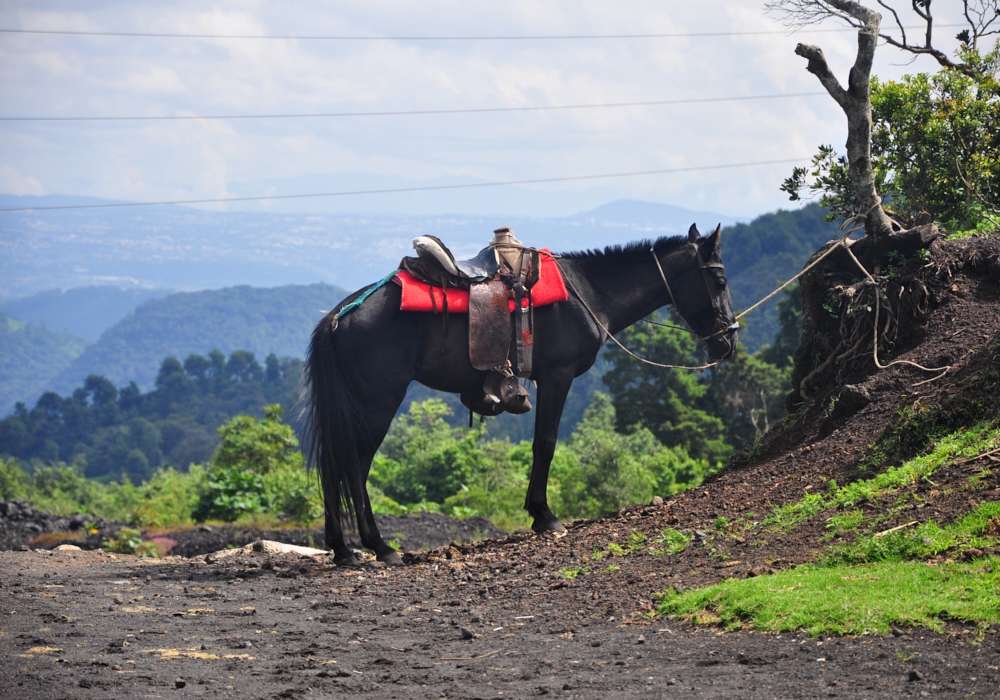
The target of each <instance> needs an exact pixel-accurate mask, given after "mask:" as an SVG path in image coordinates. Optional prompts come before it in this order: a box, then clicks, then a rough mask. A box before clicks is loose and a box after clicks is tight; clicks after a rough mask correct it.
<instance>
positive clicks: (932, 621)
mask: <svg viewBox="0 0 1000 700" xmlns="http://www.w3.org/2000/svg"><path fill="white" fill-rule="evenodd" d="M853 519H854V518H851V520H853ZM998 523H1000V503H996V502H994V503H983V504H981V505H979V506H978V507H977V508H975V509H974V510H973V511H972V512H971V513H969V514H968V515H966V516H965V517H963V518H962V519H960V520H958V521H956V522H954V523H952V524H951V525H949V526H947V527H941V526H940V525H938V524H937V523H935V522H933V521H930V522H926V523H923V524H922V525H918V526H915V527H913V528H911V529H906V530H900V531H898V532H892V533H889V534H887V535H885V536H883V537H876V536H874V535H873V536H871V537H862V538H858V539H857V540H855V542H853V543H851V544H849V545H839V546H835V547H831V548H829V549H828V550H827V552H826V554H825V555H824V556H823V557H821V558H820V562H819V563H818V564H807V565H804V566H800V567H798V568H795V569H791V570H789V571H783V572H781V573H777V574H772V575H769V576H760V577H757V578H752V579H745V580H739V579H730V580H728V581H724V582H722V583H720V584H717V585H715V586H709V587H707V588H702V589H697V590H693V591H688V592H686V593H683V594H678V593H676V592H675V591H673V589H671V590H669V591H667V592H666V593H665V594H664V595H663V596H662V597H661V599H660V605H659V609H658V612H659V613H661V614H664V615H672V616H682V617H688V618H689V619H691V620H692V621H694V622H696V623H705V624H721V625H723V626H724V627H727V628H729V629H734V628H738V627H748V628H751V629H755V630H766V631H774V632H784V631H793V630H799V629H804V630H806V631H807V632H809V633H810V634H812V635H817V634H883V633H885V632H888V631H889V627H890V626H891V625H906V626H918V625H919V626H924V627H929V628H931V629H935V630H940V629H941V628H942V620H943V619H946V618H948V617H952V618H956V619H960V620H966V621H968V622H976V623H987V622H998V621H1000V557H996V556H991V557H986V558H978V559H974V560H973V561H972V562H969V563H959V564H956V563H954V562H953V561H952V560H946V561H944V562H923V561H919V560H920V559H926V558H929V557H934V556H936V555H940V554H943V553H946V552H947V553H954V554H955V555H958V554H959V553H961V552H969V550H970V549H972V548H977V549H980V550H981V549H982V548H984V547H995V546H997V544H1000V541H998V539H997V538H996V537H993V536H992V535H991V533H992V532H994V531H995V528H996V524H998ZM980 554H981V552H980ZM914 559H917V560H918V561H913V560H914Z"/></svg>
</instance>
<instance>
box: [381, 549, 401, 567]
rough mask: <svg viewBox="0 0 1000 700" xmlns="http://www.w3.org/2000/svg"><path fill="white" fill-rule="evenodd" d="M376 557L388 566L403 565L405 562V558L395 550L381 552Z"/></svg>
mask: <svg viewBox="0 0 1000 700" xmlns="http://www.w3.org/2000/svg"><path fill="white" fill-rule="evenodd" d="M375 558H376V559H377V560H378V561H380V562H382V563H384V564H385V565H386V566H401V565H402V564H403V558H402V557H401V556H399V552H395V551H393V552H386V553H385V554H379V555H378V556H377V557H375Z"/></svg>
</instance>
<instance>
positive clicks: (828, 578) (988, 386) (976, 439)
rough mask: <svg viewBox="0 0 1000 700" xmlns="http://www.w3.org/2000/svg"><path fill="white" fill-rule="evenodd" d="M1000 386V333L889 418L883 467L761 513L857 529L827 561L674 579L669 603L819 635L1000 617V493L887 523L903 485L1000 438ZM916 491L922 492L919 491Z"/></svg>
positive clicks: (778, 525)
mask: <svg viewBox="0 0 1000 700" xmlns="http://www.w3.org/2000/svg"><path fill="white" fill-rule="evenodd" d="M998 395H1000V343H997V342H993V343H992V344H991V345H990V346H988V347H987V348H986V349H985V352H984V353H982V359H981V360H980V364H979V366H978V368H977V369H976V370H975V371H973V372H970V373H969V376H968V377H967V379H966V380H965V382H964V383H963V385H962V386H961V387H960V388H959V390H957V391H954V392H952V393H950V394H946V395H943V396H941V397H939V398H937V399H936V400H935V401H933V402H930V403H929V405H927V406H926V407H924V409H923V410H921V411H919V412H913V411H904V412H902V413H901V415H900V416H898V417H897V419H896V420H895V421H894V422H893V423H892V425H890V426H889V427H888V429H887V430H886V431H885V432H884V433H883V437H882V439H881V440H880V441H879V443H878V444H877V445H875V446H874V449H873V450H872V451H871V453H870V456H869V459H868V464H867V465H866V466H867V468H869V469H870V470H871V471H872V473H873V475H872V477H871V478H869V479H860V480H857V481H854V482H852V483H850V484H847V485H844V486H837V485H836V484H834V483H832V482H831V484H829V490H828V493H826V494H809V495H806V496H805V497H803V498H802V499H800V500H798V501H795V502H793V503H790V504H787V505H785V506H781V507H778V508H775V509H773V510H772V511H771V513H769V514H768V515H767V516H766V517H764V518H763V519H762V521H761V522H760V524H759V527H760V528H762V529H765V530H768V531H771V532H776V531H788V530H790V529H794V528H795V527H796V526H797V525H799V524H800V523H802V522H804V521H806V520H808V519H812V518H823V519H824V520H825V521H826V530H827V531H828V536H827V538H826V539H832V538H833V537H834V536H839V537H843V536H845V535H846V538H845V539H846V544H838V545H832V546H828V547H826V548H825V549H824V550H823V551H822V552H821V553H820V556H819V559H818V563H817V564H808V565H804V566H800V567H798V568H795V569H791V570H788V571H782V572H779V573H776V574H770V575H766V576H760V577H757V578H750V579H745V580H738V579H730V580H728V581H724V582H722V583H719V584H717V585H714V586H708V587H706V588H702V589H695V590H691V591H686V592H684V593H677V592H676V591H673V590H668V591H667V592H665V593H664V594H663V596H662V598H661V601H660V605H659V608H658V612H659V613H660V614H664V615H671V616H680V617H686V618H688V619H691V620H692V621H694V622H700V623H709V624H722V625H724V626H727V627H730V628H735V627H747V628H750V629H757V630H770V631H786V630H787V631H791V630H798V629H804V630H806V631H808V632H809V633H811V634H814V635H816V634H824V633H833V634H866V633H885V632H887V631H888V630H889V627H890V626H891V625H920V626H925V627H929V628H931V629H940V627H941V621H942V620H943V619H951V618H955V619H960V620H965V621H968V622H974V623H979V624H981V625H982V624H987V623H998V622H1000V557H998V556H996V552H997V551H1000V503H997V502H987V503H981V504H979V505H978V506H976V507H975V508H971V503H970V511H969V512H968V513H967V515H966V516H965V517H963V518H961V519H959V520H957V521H956V522H954V523H952V524H950V525H947V526H944V527H942V526H941V525H939V524H938V523H935V522H933V521H925V522H923V523H916V524H915V526H913V527H904V528H903V529H900V530H896V531H893V532H886V531H882V532H878V530H879V524H880V523H881V522H884V521H886V520H888V519H889V518H890V517H891V516H892V515H893V514H894V513H893V511H894V510H895V509H897V508H900V507H902V506H903V505H905V502H906V500H907V495H906V494H904V495H903V496H902V497H900V498H896V497H895V494H896V493H897V492H899V491H902V490H903V489H905V488H906V487H908V486H912V485H914V484H916V483H917V482H919V481H926V482H929V483H931V484H933V483H934V482H933V481H932V477H933V475H934V473H935V471H937V470H938V469H940V468H942V467H944V466H945V465H949V466H952V467H956V466H960V465H965V464H969V462H971V461H973V460H972V458H973V457H979V456H985V455H987V454H991V453H995V452H996V451H997V450H998V449H1000V402H997V401H996V396H998ZM948 431H950V432H948ZM906 456H909V459H905V457H906ZM904 460H905V461H904ZM893 462H896V463H900V462H901V463H900V466H898V467H894V466H891V465H892V464H893ZM980 464H982V465H984V466H982V467H981V468H980V469H979V470H978V472H977V471H976V470H975V469H973V470H972V471H970V473H969V476H968V479H967V486H966V487H965V488H969V489H975V488H977V486H978V483H979V482H980V481H981V480H982V479H983V478H984V477H985V476H987V475H989V474H990V467H989V466H988V465H989V464H990V463H989V462H986V461H985V460H984V461H982V462H980ZM977 466H978V465H977ZM880 469H884V471H881V472H880V473H879V472H878V470H880ZM909 498H911V499H914V500H920V498H919V496H917V495H916V494H912V493H911V494H909ZM863 502H868V503H870V504H871V503H875V504H879V503H880V504H882V507H881V508H879V509H878V511H880V512H879V513H878V514H877V515H876V516H875V517H874V518H867V517H866V516H865V514H864V512H863V511H862V510H860V509H856V508H855V505H856V504H858V503H863ZM883 527H884V526H883ZM872 532H874V533H875V534H871V533H872ZM984 550H986V551H984ZM990 550H992V552H994V554H993V555H990V554H989V551H990ZM956 560H967V561H965V562H957V561H956Z"/></svg>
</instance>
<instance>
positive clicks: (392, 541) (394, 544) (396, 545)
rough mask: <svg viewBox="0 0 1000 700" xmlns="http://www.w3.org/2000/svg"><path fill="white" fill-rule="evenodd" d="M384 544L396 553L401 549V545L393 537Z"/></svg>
mask: <svg viewBox="0 0 1000 700" xmlns="http://www.w3.org/2000/svg"><path fill="white" fill-rule="evenodd" d="M386 544H388V545H389V546H390V547H392V548H393V549H395V550H396V551H397V552H398V551H399V550H401V549H402V548H403V544H402V543H401V542H400V541H399V540H397V539H396V538H395V537H393V538H392V539H390V540H389V541H388V542H386Z"/></svg>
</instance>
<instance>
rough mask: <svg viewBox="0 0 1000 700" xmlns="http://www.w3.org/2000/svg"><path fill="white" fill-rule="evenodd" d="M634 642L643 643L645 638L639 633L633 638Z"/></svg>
mask: <svg viewBox="0 0 1000 700" xmlns="http://www.w3.org/2000/svg"><path fill="white" fill-rule="evenodd" d="M635 643H636V644H645V643H646V638H645V637H644V636H643V635H641V634H640V635H639V637H638V638H637V639H636V640H635Z"/></svg>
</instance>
